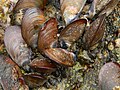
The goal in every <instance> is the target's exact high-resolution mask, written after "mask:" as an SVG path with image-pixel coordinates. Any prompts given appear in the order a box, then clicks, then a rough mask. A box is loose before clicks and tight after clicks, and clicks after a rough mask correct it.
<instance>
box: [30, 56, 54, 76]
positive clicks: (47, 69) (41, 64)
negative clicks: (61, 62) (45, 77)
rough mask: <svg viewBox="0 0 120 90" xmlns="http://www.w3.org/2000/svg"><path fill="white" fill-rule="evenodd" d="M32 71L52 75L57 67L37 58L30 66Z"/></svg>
mask: <svg viewBox="0 0 120 90" xmlns="http://www.w3.org/2000/svg"><path fill="white" fill-rule="evenodd" d="M29 66H30V67H31V69H33V70H34V71H37V72H40V73H49V74H50V73H52V72H53V71H55V70H56V66H55V65H54V64H53V63H51V62H50V61H48V60H47V59H45V58H44V59H39V58H35V59H33V60H32V62H31V63H30V64H29Z"/></svg>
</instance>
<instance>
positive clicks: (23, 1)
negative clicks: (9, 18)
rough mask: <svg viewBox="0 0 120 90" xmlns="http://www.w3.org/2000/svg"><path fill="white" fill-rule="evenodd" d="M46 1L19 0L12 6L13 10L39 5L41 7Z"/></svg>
mask: <svg viewBox="0 0 120 90" xmlns="http://www.w3.org/2000/svg"><path fill="white" fill-rule="evenodd" d="M46 3H47V0H19V1H18V2H17V3H16V6H15V7H14V11H18V10H20V9H28V8H32V7H39V8H41V9H43V8H44V6H45V4H46Z"/></svg>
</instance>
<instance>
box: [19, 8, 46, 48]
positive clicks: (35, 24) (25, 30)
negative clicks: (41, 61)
mask: <svg viewBox="0 0 120 90" xmlns="http://www.w3.org/2000/svg"><path fill="white" fill-rule="evenodd" d="M44 22H45V17H44V14H43V11H42V10H40V9H39V8H29V9H28V10H27V11H26V12H25V14H24V16H23V19H22V27H21V28H22V36H23V39H24V40H25V41H26V43H27V45H28V46H31V47H32V48H36V47H37V40H38V32H39V31H40V28H41V25H42V24H43V23H44Z"/></svg>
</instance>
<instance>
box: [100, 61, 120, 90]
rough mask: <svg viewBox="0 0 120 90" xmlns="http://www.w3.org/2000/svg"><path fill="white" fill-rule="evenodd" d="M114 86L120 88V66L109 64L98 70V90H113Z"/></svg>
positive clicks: (113, 63)
mask: <svg viewBox="0 0 120 90" xmlns="http://www.w3.org/2000/svg"><path fill="white" fill-rule="evenodd" d="M115 86H120V64H118V63H115V62H109V63H106V64H105V65H103V67H102V68H101V70H100V73H99V90H113V88H114V87H115ZM116 90H117V89H116Z"/></svg>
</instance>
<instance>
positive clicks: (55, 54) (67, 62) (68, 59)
mask: <svg viewBox="0 0 120 90" xmlns="http://www.w3.org/2000/svg"><path fill="white" fill-rule="evenodd" d="M44 53H45V55H46V56H48V57H49V58H50V59H51V60H53V61H54V62H56V63H58V64H61V65H63V66H69V67H70V66H73V65H74V60H75V55H74V54H73V53H72V52H68V51H67V50H65V49H62V48H49V49H46V50H44Z"/></svg>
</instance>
